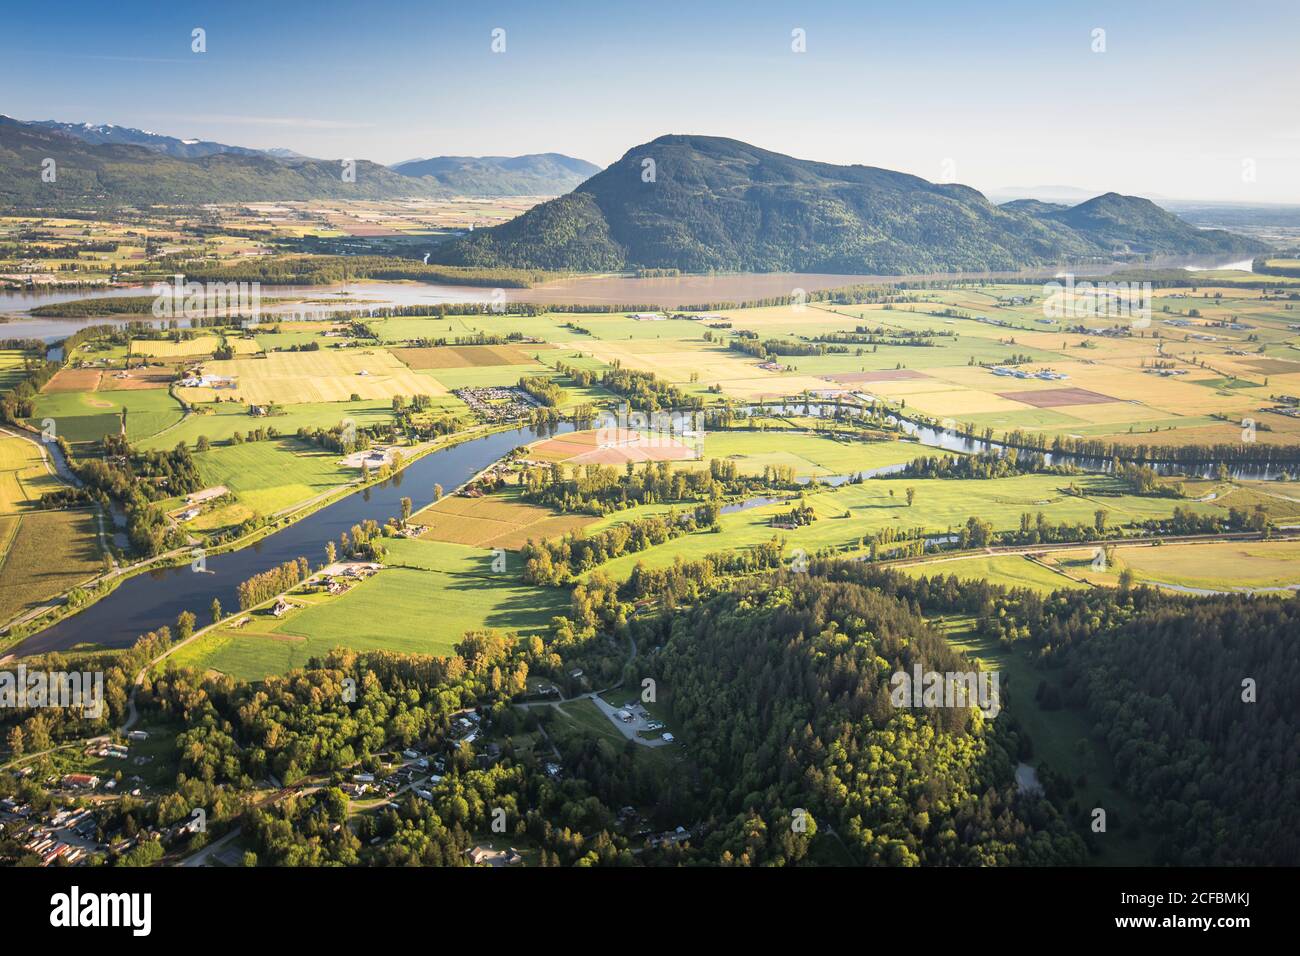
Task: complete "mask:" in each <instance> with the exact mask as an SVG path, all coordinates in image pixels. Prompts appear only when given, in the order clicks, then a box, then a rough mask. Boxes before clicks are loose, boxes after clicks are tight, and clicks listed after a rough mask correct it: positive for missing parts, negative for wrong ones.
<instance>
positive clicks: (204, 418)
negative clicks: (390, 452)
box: [140, 397, 465, 449]
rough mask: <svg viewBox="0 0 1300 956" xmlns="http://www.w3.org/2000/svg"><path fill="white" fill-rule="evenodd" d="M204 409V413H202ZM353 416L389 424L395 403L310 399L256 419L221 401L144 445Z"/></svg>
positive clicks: (286, 431)
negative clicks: (278, 413) (310, 400)
mask: <svg viewBox="0 0 1300 956" xmlns="http://www.w3.org/2000/svg"><path fill="white" fill-rule="evenodd" d="M434 404H435V406H440V405H441V406H445V407H446V408H448V410H456V409H463V408H464V407H465V406H464V404H463V403H462V402H461V401H460V400H459V399H457V398H454V397H447V398H443V399H441V400H438V399H435V401H434ZM200 412H201V413H200ZM349 418H350V419H352V421H353V422H355V423H356V425H357V427H358V428H367V427H369V426H371V425H386V424H388V423H389V422H391V421H392V420H393V410H392V402H391V400H389V399H371V400H369V401H360V402H351V401H348V402H310V403H304V404H300V405H287V406H284V411H283V414H280V415H273V416H271V417H270V418H265V417H263V418H255V417H253V416H251V415H249V414H248V406H247V405H245V404H242V403H240V402H220V403H217V404H212V405H201V406H199V411H196V412H195V413H194V414H191V415H189V416H188V417H187V418H186V419H185V420H184V421H183V422H181V423H180V424H179V425H177V426H176V427H175V428H172V429H170V430H169V431H168V432H167V433H166V434H165V435H161V436H159V437H158V438H157V439H156V440H154V439H148V438H146V439H144V440H142V441H141V442H140V446H141V447H142V448H147V449H148V448H173V447H175V446H176V443H177V442H181V441H183V442H185V444H187V445H189V446H190V447H193V446H194V445H195V443H196V442H197V441H198V440H199V436H200V435H204V436H206V437H207V438H208V440H209V441H211V442H224V441H229V440H230V437H231V436H232V435H234V434H235V432H240V433H241V434H243V433H247V432H249V431H250V430H252V429H254V428H265V427H267V426H271V427H273V428H275V429H276V430H277V431H278V432H280V433H281V434H282V435H292V434H294V433H296V432H297V431H298V429H299V428H326V429H328V428H332V427H333V426H335V425H337V424H338V423H339V422H341V421H343V420H344V419H349Z"/></svg>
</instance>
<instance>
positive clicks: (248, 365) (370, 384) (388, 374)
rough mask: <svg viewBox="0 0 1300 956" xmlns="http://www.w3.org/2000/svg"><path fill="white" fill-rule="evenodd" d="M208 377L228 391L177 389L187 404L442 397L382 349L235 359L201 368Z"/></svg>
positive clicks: (438, 387) (438, 389)
mask: <svg viewBox="0 0 1300 956" xmlns="http://www.w3.org/2000/svg"><path fill="white" fill-rule="evenodd" d="M203 372H204V374H205V375H207V376H212V377H221V378H233V379H234V381H235V386H234V387H233V388H221V389H216V388H208V387H203V388H181V389H177V392H178V393H179V394H180V395H181V396H182V397H184V398H185V399H186V400H188V401H191V402H204V401H213V400H215V399H217V398H222V399H225V400H229V399H232V398H236V399H242V400H243V401H246V402H250V403H253V404H260V403H269V402H275V403H279V404H285V405H288V404H298V403H304V402H346V401H348V400H349V399H350V398H351V397H352V396H353V395H354V394H355V395H358V396H360V397H361V398H363V399H388V398H392V397H393V396H394V395H417V394H420V395H445V394H447V390H446V389H445V388H444V387H443V386H442V385H440V384H439V383H438V382H437V381H435V380H434V379H432V378H430V377H429V376H427V375H420V374H417V373H416V372H414V371H412V370H411V369H409V368H408V367H407V366H405V365H403V364H402V363H401V362H400V361H398V359H397V358H396V357H395V356H394V355H393V354H392V353H391V352H389V351H387V350H385V349H378V348H377V349H322V350H320V351H318V352H270V353H268V354H267V355H266V356H265V357H264V358H235V359H230V360H226V361H211V362H205V363H204V364H203Z"/></svg>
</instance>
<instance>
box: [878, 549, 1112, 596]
mask: <svg viewBox="0 0 1300 956" xmlns="http://www.w3.org/2000/svg"><path fill="white" fill-rule="evenodd" d="M898 570H899V571H901V572H903V573H904V574H906V575H908V576H909V577H914V578H932V577H945V578H946V577H949V576H956V577H957V579H958V580H959V581H988V582H989V583H990V584H1000V585H1002V586H1003V587H1008V588H1032V589H1033V590H1035V591H1039V592H1041V593H1043V594H1048V593H1050V592H1052V591H1060V590H1074V589H1078V588H1085V587H1087V585H1085V584H1080V583H1079V582H1078V581H1072V580H1070V579H1069V578H1067V577H1066V576H1065V575H1063V574H1058V573H1057V572H1055V571H1053V570H1051V569H1050V568H1045V567H1043V566H1042V565H1041V564H1038V563H1037V562H1034V561H1031V560H1029V559H1028V558H1027V557H1024V556H1023V555H1018V554H1004V555H997V556H993V557H983V558H960V559H956V560H953V561H932V562H930V563H928V564H911V565H901V566H900V567H899V568H898Z"/></svg>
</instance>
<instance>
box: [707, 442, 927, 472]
mask: <svg viewBox="0 0 1300 956" xmlns="http://www.w3.org/2000/svg"><path fill="white" fill-rule="evenodd" d="M929 453H932V449H928V448H926V447H925V446H924V445H918V444H916V443H915V442H904V441H884V442H863V441H854V440H843V441H837V440H836V439H833V438H828V437H825V436H822V435H815V434H811V433H799V432H762V431H754V432H750V431H716V432H709V433H708V434H706V435H705V437H704V458H703V461H702V462H701V463H700V465H699V467H702V468H707V467H708V462H709V459H711V458H717V459H724V458H725V459H731V460H733V461H735V462H736V464H737V466H738V467H739V468H740V470H741V472H742V473H744V474H751V475H752V474H762V473H763V469H764V468H766V467H768V466H773V465H786V466H789V467H792V468H794V469H795V473H796V474H797V475H798V476H799V477H818V478H822V477H826V476H828V475H850V474H855V473H857V472H859V471H869V470H872V469H875V468H883V467H887V466H889V465H901V464H906V463H907V462H909V461H911V460H912V459H914V458H918V457H920V456H922V455H925V454H929ZM687 467H690V466H689V464H688V466H687Z"/></svg>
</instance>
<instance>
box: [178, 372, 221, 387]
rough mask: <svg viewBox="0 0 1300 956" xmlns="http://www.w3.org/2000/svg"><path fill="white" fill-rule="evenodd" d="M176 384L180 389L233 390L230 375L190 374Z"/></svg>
mask: <svg viewBox="0 0 1300 956" xmlns="http://www.w3.org/2000/svg"><path fill="white" fill-rule="evenodd" d="M176 384H177V385H179V386H180V387H181V388H234V387H235V379H234V378H233V377H232V376H230V375H203V374H199V373H193V372H192V373H190V374H188V375H186V376H185V377H184V378H183V379H181V380H180V381H179V382H177V383H176Z"/></svg>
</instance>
